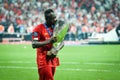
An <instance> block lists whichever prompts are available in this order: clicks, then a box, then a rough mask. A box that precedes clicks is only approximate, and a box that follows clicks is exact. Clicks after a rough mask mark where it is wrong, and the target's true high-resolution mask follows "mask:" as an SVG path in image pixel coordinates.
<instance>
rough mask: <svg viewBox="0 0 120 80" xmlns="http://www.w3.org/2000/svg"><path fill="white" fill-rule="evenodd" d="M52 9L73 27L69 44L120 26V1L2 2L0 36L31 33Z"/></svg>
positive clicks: (33, 0) (30, 0)
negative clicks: (46, 10) (5, 33)
mask: <svg viewBox="0 0 120 80" xmlns="http://www.w3.org/2000/svg"><path fill="white" fill-rule="evenodd" d="M46 8H52V9H53V10H54V11H55V12H56V14H57V18H58V19H60V20H63V21H67V22H69V23H70V26H69V32H68V34H67V35H68V36H67V37H66V40H82V39H87V38H88V37H89V36H91V34H92V33H107V32H109V31H110V30H112V29H113V28H115V27H117V26H118V24H120V0H0V33H3V32H7V33H31V32H32V30H33V28H34V27H35V26H36V25H37V24H39V23H41V22H44V15H43V12H44V10H45V9H46Z"/></svg>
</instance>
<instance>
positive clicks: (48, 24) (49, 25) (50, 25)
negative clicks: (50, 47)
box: [45, 23, 53, 28]
mask: <svg viewBox="0 0 120 80" xmlns="http://www.w3.org/2000/svg"><path fill="white" fill-rule="evenodd" d="M45 24H46V25H47V27H48V28H52V26H53V25H52V24H50V23H45Z"/></svg>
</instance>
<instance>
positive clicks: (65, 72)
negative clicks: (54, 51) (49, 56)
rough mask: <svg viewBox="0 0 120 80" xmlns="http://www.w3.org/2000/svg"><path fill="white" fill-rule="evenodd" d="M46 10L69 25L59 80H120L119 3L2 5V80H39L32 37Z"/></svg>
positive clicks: (65, 0)
mask: <svg viewBox="0 0 120 80" xmlns="http://www.w3.org/2000/svg"><path fill="white" fill-rule="evenodd" d="M47 8H52V9H53V10H54V11H55V13H56V15H57V19H58V20H62V22H63V23H64V22H68V23H69V24H70V25H69V29H68V32H67V34H66V36H65V38H64V42H65V47H64V48H63V49H62V50H61V51H60V52H59V53H58V55H57V56H58V57H59V59H60V64H61V65H60V66H59V67H57V70H56V74H55V76H54V78H55V80H120V0H0V80H38V72H37V65H36V50H35V49H33V48H32V46H31V33H32V30H33V29H34V28H35V26H36V25H38V24H40V23H43V22H44V21H45V20H44V14H43V13H44V10H46V9H47ZM101 44H102V45H101ZM113 44H114V45H113Z"/></svg>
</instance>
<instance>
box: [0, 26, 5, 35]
mask: <svg viewBox="0 0 120 80" xmlns="http://www.w3.org/2000/svg"><path fill="white" fill-rule="evenodd" d="M3 32H4V26H3V25H0V33H3Z"/></svg>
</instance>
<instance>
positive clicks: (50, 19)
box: [47, 12, 57, 25]
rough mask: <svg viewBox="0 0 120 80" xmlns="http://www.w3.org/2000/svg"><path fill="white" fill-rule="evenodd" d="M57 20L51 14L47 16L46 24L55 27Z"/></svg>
mask: <svg viewBox="0 0 120 80" xmlns="http://www.w3.org/2000/svg"><path fill="white" fill-rule="evenodd" d="M56 21H57V19H56V15H55V14H54V13H53V12H51V13H50V14H49V16H48V19H47V22H48V23H50V24H51V25H55V23H56Z"/></svg>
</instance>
